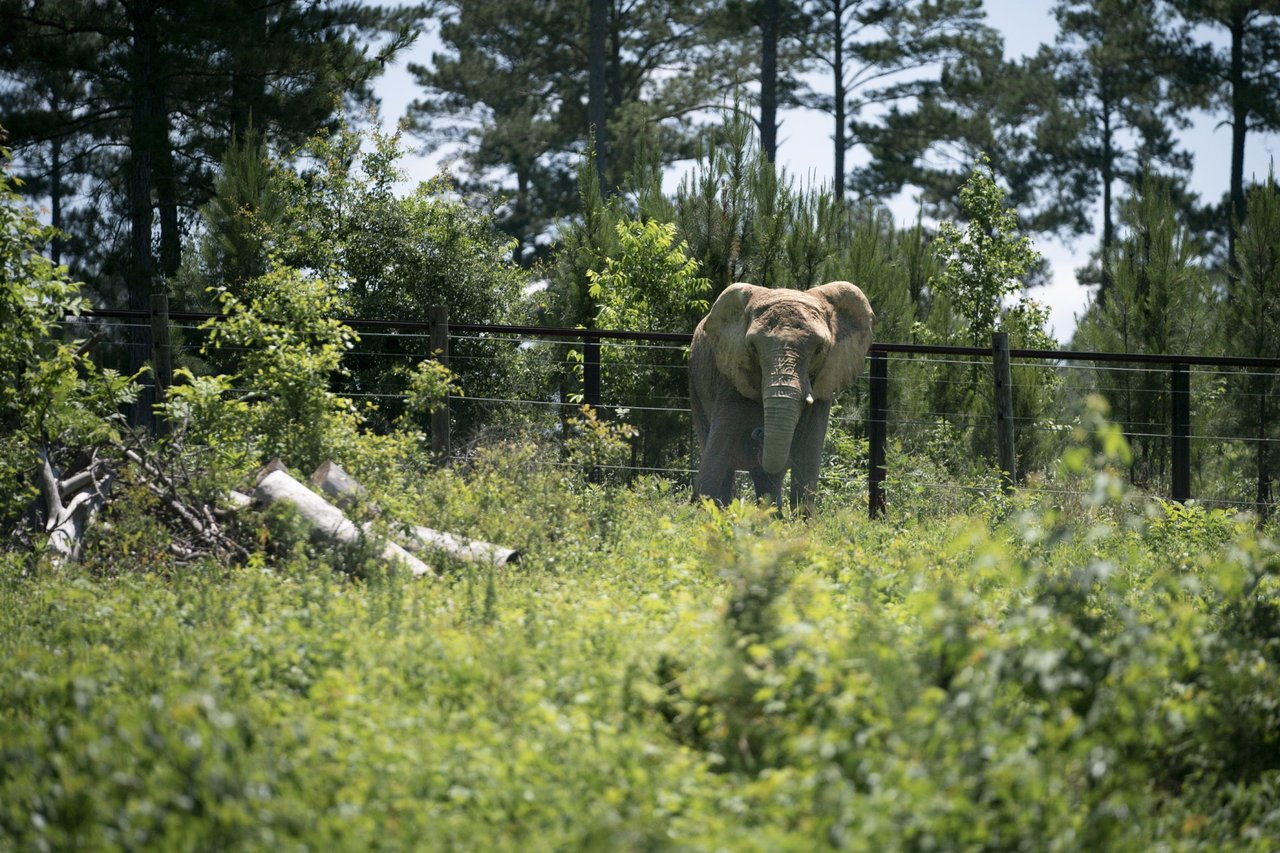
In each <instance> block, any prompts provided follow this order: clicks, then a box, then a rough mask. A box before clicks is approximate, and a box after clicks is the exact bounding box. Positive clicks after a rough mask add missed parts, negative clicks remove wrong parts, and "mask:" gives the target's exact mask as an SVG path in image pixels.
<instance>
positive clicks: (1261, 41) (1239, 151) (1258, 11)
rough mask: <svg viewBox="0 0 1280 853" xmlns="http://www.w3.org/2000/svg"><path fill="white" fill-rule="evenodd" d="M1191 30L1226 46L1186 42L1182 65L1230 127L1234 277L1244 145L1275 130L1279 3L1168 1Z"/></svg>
mask: <svg viewBox="0 0 1280 853" xmlns="http://www.w3.org/2000/svg"><path fill="white" fill-rule="evenodd" d="M1171 3H1172V5H1173V7H1174V8H1175V9H1176V10H1177V11H1178V12H1179V13H1180V14H1181V15H1182V16H1183V18H1184V19H1185V20H1186V21H1187V22H1188V23H1190V24H1192V25H1205V26H1208V27H1210V28H1213V29H1214V30H1215V31H1218V30H1225V31H1226V33H1227V35H1228V43H1227V45H1226V46H1225V47H1218V46H1217V45H1216V44H1214V43H1209V42H1202V43H1199V44H1196V43H1193V42H1191V41H1189V40H1188V41H1187V42H1186V43H1185V47H1184V56H1183V65H1184V68H1185V70H1186V74H1187V79H1188V84H1189V85H1204V84H1205V82H1206V81H1207V83H1208V100H1209V104H1210V105H1211V108H1213V109H1214V110H1215V111H1216V112H1217V114H1218V115H1220V116H1221V117H1222V121H1223V123H1225V124H1227V125H1228V126H1230V128H1231V177H1230V185H1229V187H1228V190H1227V202H1228V203H1227V216H1226V221H1225V223H1224V224H1225V226H1226V232H1227V263H1228V266H1229V267H1230V268H1231V270H1232V271H1233V274H1235V273H1236V272H1237V271H1238V268H1237V264H1238V261H1239V252H1238V251H1237V249H1236V237H1237V232H1238V230H1239V228H1240V227H1241V226H1242V225H1243V224H1244V223H1245V221H1246V220H1247V218H1248V206H1247V204H1246V201H1247V199H1246V194H1245V174H1244V155H1245V142H1246V140H1247V138H1248V135H1249V133H1250V132H1251V131H1263V132H1266V131H1280V3H1277V2H1276V0H1171Z"/></svg>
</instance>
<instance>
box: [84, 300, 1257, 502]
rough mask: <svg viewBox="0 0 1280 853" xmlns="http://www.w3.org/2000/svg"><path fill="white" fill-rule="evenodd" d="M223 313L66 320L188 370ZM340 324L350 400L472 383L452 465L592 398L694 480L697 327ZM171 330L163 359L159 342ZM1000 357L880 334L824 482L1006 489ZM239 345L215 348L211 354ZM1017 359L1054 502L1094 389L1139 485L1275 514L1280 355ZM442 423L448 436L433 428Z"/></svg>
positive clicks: (1065, 492) (1069, 354)
mask: <svg viewBox="0 0 1280 853" xmlns="http://www.w3.org/2000/svg"><path fill="white" fill-rule="evenodd" d="M216 321H217V317H216V316H215V315H211V314H204V313H196V312H168V311H167V310H165V308H164V307H163V306H161V307H159V308H158V309H157V308H155V307H154V306H153V310H152V311H150V312H147V311H94V312H89V313H87V314H85V315H83V316H81V317H79V318H74V319H73V320H72V322H76V323H82V324H87V325H91V326H95V327H98V328H99V329H101V330H102V331H103V332H105V333H106V337H107V338H109V339H111V341H112V347H114V352H115V357H117V358H121V359H123V360H124V361H128V362H130V363H133V364H138V363H141V362H142V361H144V360H147V359H148V358H149V359H152V360H166V361H171V362H172V363H173V364H176V365H190V366H193V367H195V368H196V369H201V368H203V367H207V365H206V360H207V359H209V358H210V356H209V354H208V351H207V347H206V344H207V343H208V334H209V328H210V325H211V322H216ZM344 322H347V323H348V324H349V325H351V326H352V327H353V328H354V329H355V330H356V331H357V333H358V334H359V340H358V343H357V344H356V345H355V346H354V348H353V349H351V350H350V351H348V352H347V354H346V362H345V363H346V364H347V366H348V369H349V373H348V375H346V376H344V377H338V378H335V382H334V390H335V391H337V392H339V393H341V394H343V395H344V396H348V397H351V398H352V399H356V400H359V401H363V402H370V403H375V404H377V405H378V406H379V407H382V408H384V409H386V410H388V411H396V410H398V409H399V408H400V407H403V405H404V401H405V392H404V388H403V383H402V382H400V383H397V381H395V377H397V376H400V375H402V374H403V373H404V371H406V370H407V369H409V368H412V367H413V366H414V365H415V364H417V363H418V362H420V361H422V360H424V359H430V358H440V359H442V360H444V361H446V362H447V363H448V365H449V367H450V368H451V370H453V371H454V373H456V374H457V375H458V376H460V377H461V379H462V384H463V388H464V396H456V397H451V398H450V399H449V401H448V411H447V414H446V415H445V416H444V417H443V418H437V419H435V420H433V422H432V424H431V428H432V431H433V446H434V447H437V448H438V449H441V450H442V455H443V456H445V457H447V458H449V459H451V460H454V461H462V460H465V459H466V458H468V456H469V454H470V453H471V452H472V450H473V449H474V443H473V442H472V437H473V436H476V435H479V434H483V433H484V432H485V431H486V430H487V429H492V428H495V426H496V427H498V428H501V427H503V426H515V425H521V426H524V427H529V426H532V427H534V428H535V429H541V430H542V431H543V432H544V433H545V434H547V435H548V436H553V437H555V436H563V435H565V434H566V423H567V421H568V419H570V418H572V417H574V416H575V415H576V414H578V412H579V409H580V407H581V406H582V405H583V404H587V405H590V406H592V407H594V408H595V409H597V410H599V411H601V412H604V413H607V414H608V416H610V417H614V418H623V419H625V420H626V421H627V422H629V423H631V424H632V425H633V426H636V427H637V428H638V430H639V435H638V436H637V437H636V439H635V440H634V441H633V442H632V446H631V448H630V455H629V458H624V459H620V460H611V461H610V462H608V463H604V464H602V465H601V466H600V467H601V468H603V469H604V470H607V471H610V472H613V473H615V474H616V475H618V476H628V477H629V476H635V475H638V474H652V475H658V476H665V477H671V478H676V479H680V480H683V481H685V482H691V481H692V478H693V477H694V475H695V472H696V468H697V460H696V454H697V449H696V441H695V440H694V438H693V430H692V422H691V416H690V401H689V394H688V387H687V378H686V377H687V370H688V367H687V358H686V352H687V348H688V345H689V342H690V340H691V336H690V335H688V334H679V333H653V332H634V331H614V330H591V329H581V328H577V329H567V328H542V327H535V326H516V325H491V324H466V323H452V322H449V321H448V318H447V313H445V312H443V311H441V312H440V313H439V319H437V320H436V321H434V322H432V321H398V320H369V319H352V320H348V321H344ZM160 328H163V329H164V330H167V335H161V334H160V333H159V332H158V331H157V330H158V329H160ZM162 336H163V337H167V338H168V344H167V350H168V351H167V352H166V353H164V354H160V353H158V352H157V347H156V345H155V339H157V338H160V337H162ZM441 342H444V343H443V345H442V343H441ZM993 353H994V350H992V349H984V348H981V347H956V346H933V345H923V344H895V343H876V344H873V346H872V352H871V356H870V358H869V362H870V364H869V369H868V370H867V371H865V372H864V374H863V375H862V376H861V377H860V379H859V380H858V381H857V383H855V386H854V387H853V388H852V389H851V390H850V391H848V392H846V394H845V395H843V397H842V398H841V400H840V401H839V402H838V403H837V405H836V407H835V409H834V410H833V415H832V419H831V430H830V432H829V441H828V445H829V447H830V446H833V445H834V448H835V452H833V453H828V454H826V456H825V457H824V469H823V477H822V485H823V488H824V489H826V490H828V491H831V492H834V493H836V494H838V495H839V496H841V497H843V498H845V499H849V500H852V499H855V496H856V495H858V494H864V495H866V496H867V497H866V500H867V503H868V505H869V506H870V507H871V509H872V512H873V514H874V513H875V512H876V510H877V504H878V508H879V509H880V510H881V511H883V510H884V509H885V508H886V507H888V508H901V507H904V506H909V505H910V504H911V503H912V501H913V500H914V499H916V498H917V497H918V496H921V495H927V496H933V497H934V498H937V496H939V495H950V496H953V498H954V497H955V496H957V495H959V496H966V495H967V496H970V497H971V498H973V497H979V498H980V497H985V496H989V495H993V494H997V493H999V492H1000V490H1001V486H1002V481H1001V471H1000V470H999V466H998V465H997V462H996V460H997V459H998V458H999V455H998V453H997V446H996V445H997V442H998V441H999V440H1000V439H999V437H998V435H997V433H998V432H999V422H1000V418H1001V417H1002V414H1001V412H1000V411H999V404H998V401H997V399H996V397H997V396H998V395H996V394H994V393H993V384H997V385H998V383H995V382H994V380H995V378H996V377H995V375H994V374H993ZM126 354H127V355H126ZM235 355H236V348H235V347H228V346H226V345H225V344H223V345H221V346H220V348H219V354H218V355H217V356H216V357H217V358H226V357H227V356H231V357H234V356H235ZM1008 355H1009V362H1008V363H1009V366H1010V376H1009V379H1008V386H1009V391H1010V396H1011V403H1010V409H1009V411H1008V412H1007V413H1006V416H1007V418H1008V420H1009V422H1010V423H1011V424H1012V432H1011V435H1012V436H1013V437H1012V439H1011V441H1012V442H1013V451H1012V456H1011V457H1010V458H1011V459H1012V458H1016V460H1017V465H1016V475H1015V476H1016V482H1017V483H1018V485H1019V486H1021V487H1022V488H1023V489H1027V490H1034V491H1036V492H1038V493H1041V494H1043V495H1044V496H1046V497H1048V498H1051V499H1061V500H1078V499H1082V498H1083V497H1085V495H1086V494H1087V487H1086V486H1084V485H1082V484H1081V483H1080V482H1077V481H1072V480H1071V479H1069V478H1065V477H1063V476H1062V475H1061V474H1060V472H1059V466H1058V465H1057V462H1058V458H1059V456H1060V455H1061V454H1062V452H1063V450H1064V449H1065V448H1066V447H1067V446H1068V444H1069V443H1070V442H1072V441H1073V440H1075V439H1073V431H1075V430H1076V428H1077V427H1078V426H1079V425H1080V415H1081V412H1082V411H1083V409H1084V401H1085V399H1086V398H1087V397H1088V396H1090V395H1099V396H1101V397H1103V398H1104V399H1106V400H1107V402H1108V403H1109V406H1110V418H1111V419H1112V420H1113V421H1115V422H1116V423H1118V424H1119V426H1120V428H1121V430H1122V431H1123V433H1124V435H1125V437H1126V438H1127V439H1128V441H1129V444H1130V446H1131V448H1132V461H1131V463H1130V464H1129V466H1128V470H1127V471H1126V472H1125V473H1126V474H1127V475H1128V476H1129V478H1130V480H1131V482H1132V485H1133V487H1134V488H1135V490H1136V491H1137V492H1138V493H1140V494H1146V495H1150V496H1152V497H1160V498H1165V499H1174V500H1180V501H1187V500H1190V499H1195V500H1197V501H1199V502H1200V503H1203V504H1206V505H1211V506H1224V507H1239V508H1248V509H1257V510H1260V511H1262V512H1267V511H1269V509H1270V507H1271V505H1272V503H1273V498H1272V495H1271V479H1272V477H1271V468H1272V467H1273V465H1275V462H1274V460H1275V456H1276V455H1275V453H1274V452H1273V450H1274V445H1275V442H1276V433H1277V431H1278V430H1277V429H1276V427H1275V425H1274V423H1273V422H1274V421H1276V416H1275V413H1276V410H1277V408H1278V407H1277V403H1280V400H1278V399H1277V397H1278V396H1280V393H1277V392H1278V391H1280V359H1271V358H1232V357H1224V356H1203V355H1159V354H1148V353H1099V352H1073V351H1058V350H1030V349H1018V348H1011V349H1009V350H1008ZM241 390H243V391H246V392H247V391H251V390H254V389H248V388H245V389H241ZM440 430H443V431H444V435H435V434H434V433H436V432H437V431H440ZM455 436H456V438H457V439H463V440H456V439H455ZM1010 467H1013V466H1010ZM1006 474H1014V472H1013V471H1008V472H1006ZM877 482H878V486H877ZM877 489H878V490H879V491H878V492H877ZM957 499H958V498H957Z"/></svg>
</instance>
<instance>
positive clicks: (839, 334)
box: [807, 281, 876, 400]
mask: <svg viewBox="0 0 1280 853" xmlns="http://www.w3.org/2000/svg"><path fill="white" fill-rule="evenodd" d="M807 292H808V293H809V294H810V295H812V296H816V297H818V298H819V299H821V300H823V301H825V302H826V303H827V304H828V305H830V306H831V337H832V339H833V343H832V346H831V350H830V351H829V352H828V353H827V357H826V359H825V360H824V361H823V362H822V367H821V368H820V369H819V370H818V373H817V375H816V376H814V378H813V396H815V397H817V398H818V399H819V400H829V399H831V398H832V397H834V396H835V395H836V393H837V392H839V391H841V390H842V389H844V388H848V387H849V386H850V385H852V384H853V382H854V380H856V379H857V378H858V376H859V375H861V373H862V364H863V362H864V361H866V358H867V352H868V351H869V350H870V349H871V329H872V326H874V325H875V321H876V315H875V312H874V311H872V310H871V303H870V302H868V301H867V297H866V296H864V295H863V293H862V291H861V290H860V289H859V288H858V287H856V286H855V285H853V284H850V283H849V282H847V281H833V282H831V283H830V284H823V285H820V286H818V287H811V288H809V290H808V291H807Z"/></svg>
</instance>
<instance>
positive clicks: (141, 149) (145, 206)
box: [128, 20, 158, 309]
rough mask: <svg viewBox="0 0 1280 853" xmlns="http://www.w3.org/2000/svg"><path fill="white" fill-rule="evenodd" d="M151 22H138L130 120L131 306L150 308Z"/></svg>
mask: <svg viewBox="0 0 1280 853" xmlns="http://www.w3.org/2000/svg"><path fill="white" fill-rule="evenodd" d="M149 25H150V22H149V21H145V20H139V21H135V22H134V28H133V45H132V54H133V56H132V58H133V62H134V66H135V67H134V77H133V93H132V101H133V102H132V104H131V106H132V115H131V116H130V120H129V173H128V174H129V178H128V180H129V307H130V308H134V309H142V308H146V307H147V306H148V304H149V303H150V299H151V279H152V276H153V274H154V271H155V263H154V258H153V257H152V252H151V229H152V223H153V213H154V211H153V208H152V204H151V190H152V185H151V180H152V175H153V173H154V164H153V163H152V156H153V151H152V144H153V141H154V133H153V132H152V127H153V125H154V124H155V121H156V113H157V112H158V110H157V106H158V105H157V104H156V99H155V84H154V80H153V78H154V74H155V43H154V33H152V32H150V26H149Z"/></svg>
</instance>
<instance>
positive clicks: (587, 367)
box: [582, 335, 600, 409]
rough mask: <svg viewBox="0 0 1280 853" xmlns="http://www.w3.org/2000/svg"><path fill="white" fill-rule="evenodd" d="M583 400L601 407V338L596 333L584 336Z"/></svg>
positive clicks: (596, 407) (595, 406)
mask: <svg viewBox="0 0 1280 853" xmlns="http://www.w3.org/2000/svg"><path fill="white" fill-rule="evenodd" d="M582 400H583V402H584V403H586V404H587V405H588V406H590V407H591V408H593V409H598V408H600V339H599V338H597V337H595V336H594V335H585V336H583V338H582Z"/></svg>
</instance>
